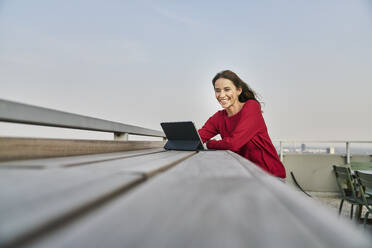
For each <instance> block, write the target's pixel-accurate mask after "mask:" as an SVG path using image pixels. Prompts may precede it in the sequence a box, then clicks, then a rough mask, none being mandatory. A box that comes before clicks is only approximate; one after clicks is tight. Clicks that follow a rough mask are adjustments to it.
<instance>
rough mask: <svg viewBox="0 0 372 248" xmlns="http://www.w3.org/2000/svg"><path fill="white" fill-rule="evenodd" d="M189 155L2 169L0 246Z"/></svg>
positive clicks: (47, 226)
mask: <svg viewBox="0 0 372 248" xmlns="http://www.w3.org/2000/svg"><path fill="white" fill-rule="evenodd" d="M192 154H194V153H193V152H176V151H174V152H172V151H171V152H161V153H153V154H145V155H142V156H138V157H128V158H122V159H116V160H109V161H104V162H97V163H92V164H89V165H88V166H74V167H67V168H66V167H63V168H54V169H44V170H27V169H13V168H8V169H4V168H3V169H1V170H0V219H1V223H0V247H2V245H4V246H5V245H9V244H17V243H23V242H26V241H27V240H30V239H33V238H35V237H36V236H38V235H41V234H42V233H44V232H46V231H50V230H52V229H53V228H55V226H58V223H63V222H65V221H67V220H68V219H70V218H76V216H79V215H81V214H83V213H85V212H86V211H88V210H89V211H90V210H91V209H92V208H94V207H95V206H96V205H97V204H101V203H102V202H106V201H108V200H111V199H112V198H114V197H116V196H117V195H120V194H122V193H123V192H125V191H126V190H127V189H128V188H131V187H132V186H134V185H136V184H138V183H140V182H143V181H144V180H145V179H147V178H148V177H149V176H151V175H154V174H155V173H156V172H159V171H162V170H165V169H167V168H169V167H171V166H173V165H174V164H176V163H178V162H179V161H182V160H183V159H186V158H188V157H189V156H191V155H192ZM146 165H147V167H146ZM136 167H140V168H138V169H135V168H136Z"/></svg>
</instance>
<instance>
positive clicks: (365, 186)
mask: <svg viewBox="0 0 372 248" xmlns="http://www.w3.org/2000/svg"><path fill="white" fill-rule="evenodd" d="M355 174H356V176H357V179H358V182H359V189H360V193H361V196H362V199H363V203H364V205H365V206H366V207H367V208H368V210H370V211H372V210H371V208H370V207H369V206H368V202H367V195H372V174H368V173H364V172H361V171H355Z"/></svg>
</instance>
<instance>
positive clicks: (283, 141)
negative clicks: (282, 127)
mask: <svg viewBox="0 0 372 248" xmlns="http://www.w3.org/2000/svg"><path fill="white" fill-rule="evenodd" d="M273 142H279V157H280V161H283V143H345V144H346V163H347V164H350V157H351V154H350V144H351V143H365V144H368V143H369V144H372V141H368V140H273Z"/></svg>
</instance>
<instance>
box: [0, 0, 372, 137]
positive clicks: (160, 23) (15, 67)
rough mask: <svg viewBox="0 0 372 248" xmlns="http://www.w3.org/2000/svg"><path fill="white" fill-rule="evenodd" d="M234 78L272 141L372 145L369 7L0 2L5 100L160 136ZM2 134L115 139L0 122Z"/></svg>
mask: <svg viewBox="0 0 372 248" xmlns="http://www.w3.org/2000/svg"><path fill="white" fill-rule="evenodd" d="M224 69H230V70H233V71H235V72H236V73H237V74H238V75H239V76H240V77H241V78H242V79H243V80H244V81H245V82H247V83H248V85H250V86H251V88H253V89H254V90H255V91H257V92H258V93H259V95H261V96H262V101H263V102H265V105H264V107H263V111H264V113H263V115H264V118H265V120H266V124H267V126H268V130H269V134H270V136H271V138H272V139H297V140H302V139H305V140H309V139H311V140H347V139H348V140H372V131H371V130H372V114H371V109H372V97H371V92H372V0H363V1H362V0H360V1H359V0H314V1H305V0H303V1H300V0H280V1H279V0H257V1H145V0H143V1H119V0H116V1H114V0H113V1H75V0H74V1H73V0H64V1H39V0H33V1H26V0H24V1H18V0H8V1H4V0H3V1H1V0H0V98H2V99H7V100H12V101H18V102H23V103H28V104H33V105H39V106H43V107H48V108H54V109H58V110H63V111H67V112H72V113H77V114H83V115H89V116H93V117H98V118H103V119H107V120H112V121H119V122H122V123H126V124H132V125H139V126H142V127H147V128H151V129H157V130H160V129H161V128H160V125H159V123H160V122H163V121H181V120H191V121H194V122H195V124H196V126H197V127H201V126H202V125H203V124H204V122H205V121H206V120H207V119H208V118H209V117H210V116H211V115H212V114H214V113H215V112H216V111H218V110H219V109H220V106H219V105H218V103H217V101H216V100H215V98H214V92H213V88H212V83H211V80H212V78H213V77H214V75H215V74H216V73H217V72H219V71H221V70H224ZM0 135H1V136H32V137H38V136H40V137H76V138H79V137H81V138H102V137H108V138H111V137H112V135H110V134H101V133H97V132H83V131H71V130H60V129H57V130H56V129H55V128H36V127H30V126H25V125H14V124H1V123H0Z"/></svg>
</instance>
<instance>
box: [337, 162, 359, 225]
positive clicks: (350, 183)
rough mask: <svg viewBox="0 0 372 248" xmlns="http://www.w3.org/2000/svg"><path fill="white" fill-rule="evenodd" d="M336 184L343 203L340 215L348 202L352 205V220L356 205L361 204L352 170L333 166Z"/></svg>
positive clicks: (339, 211)
mask: <svg viewBox="0 0 372 248" xmlns="http://www.w3.org/2000/svg"><path fill="white" fill-rule="evenodd" d="M333 171H334V173H335V176H336V182H337V185H338V188H339V190H340V193H341V202H340V208H339V210H338V214H339V215H340V214H341V210H342V205H343V204H344V201H345V200H346V201H347V202H349V203H350V204H351V210H350V219H352V218H353V210H354V205H359V204H361V199H360V198H358V194H357V191H356V189H357V188H356V180H355V179H354V178H353V176H352V174H351V171H350V168H347V167H341V166H336V165H333Z"/></svg>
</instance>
